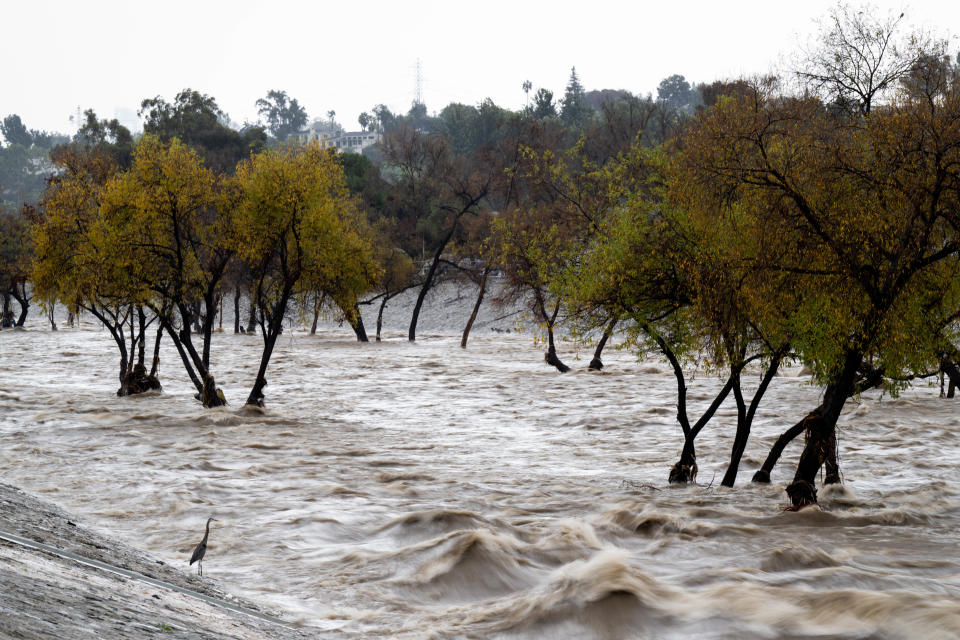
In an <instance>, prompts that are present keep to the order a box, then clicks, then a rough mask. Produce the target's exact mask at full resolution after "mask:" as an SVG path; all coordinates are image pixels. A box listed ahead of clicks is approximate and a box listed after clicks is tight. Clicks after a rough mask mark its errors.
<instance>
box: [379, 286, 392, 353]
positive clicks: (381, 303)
mask: <svg viewBox="0 0 960 640" xmlns="http://www.w3.org/2000/svg"><path fill="white" fill-rule="evenodd" d="M391 297H393V296H388V295H384V296H383V300H381V301H380V310H379V311H378V312H377V342H380V330H381V329H383V310H384V309H386V308H387V301H388V300H390V298H391Z"/></svg>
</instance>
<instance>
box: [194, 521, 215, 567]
mask: <svg viewBox="0 0 960 640" xmlns="http://www.w3.org/2000/svg"><path fill="white" fill-rule="evenodd" d="M211 521H212V522H216V521H217V519H216V518H207V530H206V531H205V532H204V534H203V540H201V541H200V544H198V545H197V547H196V548H195V549H194V550H193V555H192V556H190V564H193V563H194V562H196V563H197V574H198V575H201V576H202V575H203V556H204V554H206V553H207V538H209V537H210V522H211Z"/></svg>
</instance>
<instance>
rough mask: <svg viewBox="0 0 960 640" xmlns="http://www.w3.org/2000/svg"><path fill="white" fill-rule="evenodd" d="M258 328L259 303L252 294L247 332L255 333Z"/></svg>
mask: <svg viewBox="0 0 960 640" xmlns="http://www.w3.org/2000/svg"><path fill="white" fill-rule="evenodd" d="M256 328H257V305H256V303H255V302H254V299H253V296H250V315H249V316H248V317H247V333H253V332H254V331H256Z"/></svg>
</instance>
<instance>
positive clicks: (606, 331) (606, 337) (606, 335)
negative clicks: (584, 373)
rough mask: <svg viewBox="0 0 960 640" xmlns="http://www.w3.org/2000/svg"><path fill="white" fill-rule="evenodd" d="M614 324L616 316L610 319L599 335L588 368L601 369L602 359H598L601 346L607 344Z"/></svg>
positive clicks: (601, 349) (601, 351) (615, 324)
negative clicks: (598, 340)
mask: <svg viewBox="0 0 960 640" xmlns="http://www.w3.org/2000/svg"><path fill="white" fill-rule="evenodd" d="M615 326H617V318H614V319H613V320H611V321H610V324H608V325H607V328H606V329H604V330H603V335H602V336H600V342H598V343H597V348H596V350H594V352H593V360H591V361H590V367H589V368H590V369H592V370H593V371H601V370H602V369H603V360H601V359H600V356H601V354H603V348H604V347H605V346H606V345H607V340H609V339H610V334H611V333H613V328H614V327H615Z"/></svg>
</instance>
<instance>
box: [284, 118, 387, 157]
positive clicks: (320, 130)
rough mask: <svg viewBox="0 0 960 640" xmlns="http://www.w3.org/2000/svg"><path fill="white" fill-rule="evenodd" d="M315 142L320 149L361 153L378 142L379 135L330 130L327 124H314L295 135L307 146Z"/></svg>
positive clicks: (369, 132) (366, 132)
mask: <svg viewBox="0 0 960 640" xmlns="http://www.w3.org/2000/svg"><path fill="white" fill-rule="evenodd" d="M313 140H316V141H317V142H319V143H320V148H321V149H330V148H333V149H336V150H337V151H339V152H340V153H344V152H346V151H350V152H353V153H363V150H364V149H366V148H367V147H371V146H373V145H375V144H377V143H378V142H380V134H379V133H377V132H376V131H344V130H343V129H340V128H331V127H330V126H329V125H328V124H325V123H321V122H315V123H314V124H312V125H311V126H310V127H309V128H307V129H304V130H303V131H300V132H299V133H297V141H298V142H300V143H301V144H307V143H309V142H312V141H313Z"/></svg>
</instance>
